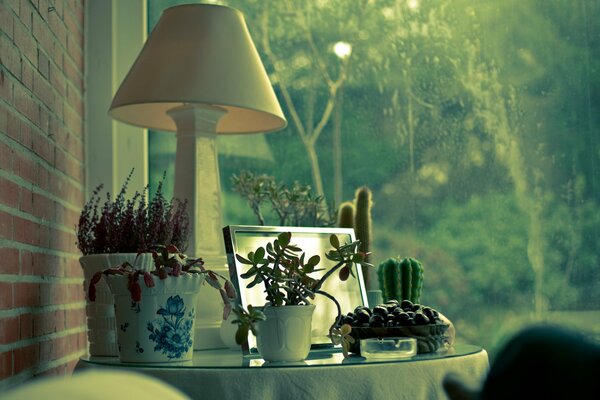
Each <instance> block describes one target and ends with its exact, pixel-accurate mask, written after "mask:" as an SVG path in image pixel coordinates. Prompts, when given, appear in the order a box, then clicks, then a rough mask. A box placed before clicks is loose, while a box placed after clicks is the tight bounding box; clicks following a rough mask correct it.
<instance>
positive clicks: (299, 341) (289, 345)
mask: <svg viewBox="0 0 600 400" xmlns="http://www.w3.org/2000/svg"><path fill="white" fill-rule="evenodd" d="M314 311H315V306H314V304H311V305H304V306H283V307H270V306H267V307H265V308H264V310H263V312H264V313H265V316H266V317H267V320H266V321H261V322H259V324H258V336H257V337H256V344H257V347H258V351H259V353H260V355H261V356H262V358H263V359H264V360H265V361H302V360H304V359H305V358H306V357H307V356H308V353H309V352H310V345H311V337H312V335H311V325H312V316H313V312H314Z"/></svg>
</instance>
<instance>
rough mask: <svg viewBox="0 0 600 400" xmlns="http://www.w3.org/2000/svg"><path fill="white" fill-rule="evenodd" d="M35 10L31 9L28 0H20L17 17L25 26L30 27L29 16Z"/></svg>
mask: <svg viewBox="0 0 600 400" xmlns="http://www.w3.org/2000/svg"><path fill="white" fill-rule="evenodd" d="M35 13H36V11H35V10H34V9H33V7H32V6H31V4H30V3H29V1H28V0H21V1H20V4H19V19H20V20H21V22H22V23H23V25H25V26H26V27H27V29H31V17H32V15H33V14H35Z"/></svg>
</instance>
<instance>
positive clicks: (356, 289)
mask: <svg viewBox="0 0 600 400" xmlns="http://www.w3.org/2000/svg"><path fill="white" fill-rule="evenodd" d="M282 232H291V234H292V240H291V243H292V244H295V245H297V246H299V247H300V248H301V249H302V250H303V251H304V252H305V253H306V257H307V259H308V258H309V257H311V256H313V255H319V256H320V257H321V262H320V263H319V265H318V267H317V268H323V269H324V270H323V271H317V272H315V273H314V274H311V276H312V277H313V278H315V279H318V278H320V277H322V276H323V275H324V274H325V273H326V272H327V271H328V270H329V269H331V267H333V266H334V265H335V264H334V262H333V261H330V260H328V259H327V258H326V257H325V253H326V252H327V251H329V250H330V249H331V244H330V243H329V236H330V235H331V234H335V235H337V236H338V238H339V240H340V243H342V244H344V243H352V242H354V241H355V240H356V239H355V236H354V229H352V228H298V227H289V226H283V227H282V226H248V225H229V226H226V227H225V228H223V236H224V239H225V250H226V252H227V262H228V264H229V275H230V276H231V282H232V283H233V285H234V286H235V289H236V290H237V291H238V301H239V302H240V303H241V305H242V306H243V307H245V308H246V307H248V305H249V304H251V305H252V306H253V307H262V306H264V305H265V304H266V300H265V297H266V294H265V293H264V286H263V285H262V284H258V285H256V286H254V287H253V288H250V289H248V288H246V285H248V284H249V283H250V282H251V280H244V279H242V278H241V276H240V275H242V274H243V273H245V272H246V271H247V270H248V269H249V268H250V266H248V265H244V264H241V263H240V262H238V261H237V260H236V258H235V254H236V253H237V254H240V255H241V256H243V257H246V256H247V255H248V253H249V252H251V251H255V250H256V248H257V247H259V246H263V247H264V246H266V244H267V243H269V242H272V241H273V240H275V239H276V238H277V236H278V235H279V234H280V233H282ZM354 273H355V277H354V278H353V277H352V276H350V278H348V280H346V281H345V282H342V281H341V280H340V279H338V278H337V277H334V276H332V277H330V278H329V279H328V280H327V281H326V282H325V284H324V285H323V287H322V289H323V290H324V291H326V292H327V293H329V294H331V295H332V296H334V297H335V298H336V299H337V301H338V302H339V303H340V306H341V309H342V313H346V312H348V311H352V310H354V308H355V307H356V306H359V305H365V304H367V292H366V290H365V285H364V280H363V276H362V269H361V268H360V267H358V268H355V269H354ZM312 303H313V304H314V305H315V306H316V307H315V312H314V314H313V319H312V346H313V347H319V346H326V345H330V344H331V341H330V339H329V337H328V336H327V335H328V333H329V327H330V326H331V324H332V323H333V322H334V318H335V316H336V315H337V310H336V307H335V304H334V303H333V302H332V301H331V300H329V299H327V298H326V297H324V296H319V295H317V296H315V299H314V300H313V301H312ZM255 350H256V338H255V337H254V336H253V335H252V334H250V335H249V336H248V348H244V351H255Z"/></svg>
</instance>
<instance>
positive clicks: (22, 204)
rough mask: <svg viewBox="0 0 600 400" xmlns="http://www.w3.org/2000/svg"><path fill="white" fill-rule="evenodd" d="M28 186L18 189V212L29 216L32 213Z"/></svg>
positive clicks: (31, 197) (30, 194)
mask: <svg viewBox="0 0 600 400" xmlns="http://www.w3.org/2000/svg"><path fill="white" fill-rule="evenodd" d="M29 187H30V186H29V185H27V186H20V187H19V210H21V211H23V212H25V213H28V214H30V213H31V212H32V211H33V192H32V191H31V190H30V189H29Z"/></svg>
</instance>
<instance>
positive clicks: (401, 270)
mask: <svg viewBox="0 0 600 400" xmlns="http://www.w3.org/2000/svg"><path fill="white" fill-rule="evenodd" d="M377 275H378V278H379V287H380V289H381V290H382V292H383V299H384V300H385V301H388V300H392V299H396V300H399V301H400V300H405V299H406V300H410V301H412V302H413V303H419V302H420V300H421V290H422V288H423V266H422V265H421V263H420V262H419V261H418V260H416V259H414V258H404V259H402V260H400V261H399V260H398V259H397V258H390V259H388V260H386V261H384V262H382V263H381V264H379V267H378V269H377Z"/></svg>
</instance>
